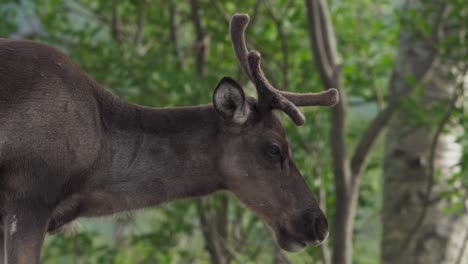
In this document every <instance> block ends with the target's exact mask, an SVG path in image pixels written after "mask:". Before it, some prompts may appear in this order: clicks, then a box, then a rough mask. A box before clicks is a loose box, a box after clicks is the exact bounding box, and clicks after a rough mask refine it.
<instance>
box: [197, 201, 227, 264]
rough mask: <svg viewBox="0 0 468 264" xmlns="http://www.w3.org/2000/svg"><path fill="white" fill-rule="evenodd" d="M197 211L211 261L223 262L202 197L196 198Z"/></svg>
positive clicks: (215, 262)
mask: <svg viewBox="0 0 468 264" xmlns="http://www.w3.org/2000/svg"><path fill="white" fill-rule="evenodd" d="M197 212H198V219H199V220H200V225H201V231H202V234H203V237H204V240H205V248H206V250H207V251H208V253H209V254H210V259H211V263H214V264H221V263H223V260H222V257H221V252H220V249H219V247H218V243H217V239H216V238H215V234H214V232H213V229H212V226H211V223H209V219H210V218H211V217H209V216H208V215H207V213H206V208H205V206H204V203H203V200H202V198H200V199H198V200H197Z"/></svg>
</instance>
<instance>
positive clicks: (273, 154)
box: [266, 145, 281, 159]
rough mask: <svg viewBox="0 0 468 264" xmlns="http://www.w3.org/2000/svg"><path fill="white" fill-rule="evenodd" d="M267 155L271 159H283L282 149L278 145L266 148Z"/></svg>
mask: <svg viewBox="0 0 468 264" xmlns="http://www.w3.org/2000/svg"><path fill="white" fill-rule="evenodd" d="M266 153H267V155H268V156H269V157H270V158H273V159H278V158H281V149H280V147H279V146H277V145H268V147H267V148H266Z"/></svg>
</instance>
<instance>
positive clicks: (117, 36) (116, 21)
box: [111, 4, 123, 45]
mask: <svg viewBox="0 0 468 264" xmlns="http://www.w3.org/2000/svg"><path fill="white" fill-rule="evenodd" d="M111 32H112V37H113V38H114V40H115V41H116V42H117V44H119V45H121V44H122V43H123V38H122V33H121V22H120V16H119V9H118V5H117V4H115V5H114V6H113V7H112V19H111Z"/></svg>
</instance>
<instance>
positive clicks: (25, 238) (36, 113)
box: [0, 15, 338, 264]
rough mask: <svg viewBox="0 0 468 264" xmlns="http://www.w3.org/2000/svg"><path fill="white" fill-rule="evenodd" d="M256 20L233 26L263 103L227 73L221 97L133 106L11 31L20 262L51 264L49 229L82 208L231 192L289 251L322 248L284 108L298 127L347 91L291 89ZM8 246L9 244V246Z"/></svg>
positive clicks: (10, 213)
mask: <svg viewBox="0 0 468 264" xmlns="http://www.w3.org/2000/svg"><path fill="white" fill-rule="evenodd" d="M247 23H248V16H246V15H237V16H234V17H233V20H232V23H231V38H232V42H233V47H234V50H235V53H236V57H237V59H238V61H239V63H240V64H241V67H242V69H243V70H244V72H245V73H246V74H247V75H248V76H249V77H250V78H251V80H252V82H254V84H255V86H256V88H257V91H258V94H259V100H258V102H257V101H256V100H255V99H253V98H246V97H245V95H244V93H243V90H242V87H241V86H240V85H239V84H238V83H237V82H235V81H234V80H233V79H231V78H228V77H224V78H223V79H222V80H221V81H220V82H219V83H218V85H217V87H216V89H215V91H214V94H213V97H212V98H213V102H212V104H209V105H200V106H188V107H175V108H149V107H143V106H138V105H133V104H130V103H126V102H124V101H122V100H120V99H118V98H117V97H114V96H113V95H112V94H111V93H110V92H108V91H107V90H106V89H104V88H102V87H101V86H100V85H99V84H98V83H97V82H95V81H94V80H92V79H91V78H90V77H89V76H88V75H87V74H86V73H84V72H83V71H82V70H81V69H80V67H79V66H78V65H76V64H74V63H73V62H71V61H70V60H69V59H68V58H67V56H66V55H64V54H63V53H61V52H59V51H57V50H55V49H54V48H51V47H49V46H47V45H44V44H39V43H36V42H32V41H19V40H4V39H0V210H1V211H0V213H1V214H0V216H1V220H2V225H3V236H4V239H3V241H4V243H5V244H4V247H0V252H2V254H3V255H4V257H3V259H4V260H5V263H8V264H12V263H13V264H15V263H21V264H23V263H24V264H33V263H39V259H40V249H41V246H42V242H43V239H44V236H45V234H46V232H47V231H48V232H49V233H54V232H56V231H57V230H60V228H61V227H62V226H64V225H65V224H67V223H69V222H70V221H72V220H74V219H75V218H77V217H80V216H100V215H108V214H112V213H116V212H121V211H127V210H132V209H138V208H143V207H150V206H155V205H158V204H160V203H162V202H167V201H172V200H175V199H178V198H184V197H192V196H200V195H206V194H209V193H212V192H214V191H217V190H228V191H230V192H232V193H234V195H235V196H236V197H237V198H238V199H239V200H240V201H241V202H243V203H244V204H245V205H246V206H247V207H249V208H250V209H252V210H253V211H254V212H255V213H256V214H257V215H258V216H259V217H260V218H261V219H262V220H264V221H265V222H266V223H267V224H268V225H269V226H270V228H271V230H272V233H273V235H274V237H275V240H276V242H277V243H278V245H279V246H280V247H282V248H283V249H285V250H289V251H297V250H300V249H302V248H303V247H304V246H306V245H317V244H319V243H320V242H321V241H323V240H324V239H325V238H326V236H327V234H328V231H327V222H326V219H325V216H324V215H323V213H322V212H321V210H320V208H319V207H318V205H317V202H316V201H315V199H314V198H313V196H312V194H311V192H310V190H309V189H308V187H307V184H306V183H305V181H304V179H303V178H302V175H301V174H300V172H299V170H298V169H297V168H296V166H295V164H294V162H293V160H292V157H291V151H290V148H289V144H288V142H287V140H286V135H285V132H284V129H283V127H282V125H281V123H280V121H279V120H278V118H276V116H275V115H274V114H273V112H272V109H280V110H283V111H284V112H286V113H287V114H288V115H289V116H290V117H291V118H292V119H293V121H294V122H295V123H296V124H299V125H300V124H302V123H303V122H304V117H303V116H302V115H301V114H300V112H299V111H298V109H297V108H296V106H305V105H333V104H335V103H336V102H337V100H338V98H337V92H336V91H335V90H329V91H326V92H322V93H318V94H293V93H284V92H282V91H279V90H276V89H275V88H273V87H272V86H271V85H270V84H269V83H268V81H267V80H266V79H265V77H264V76H263V73H262V71H261V69H260V64H259V63H260V54H259V53H258V52H256V51H251V52H249V53H248V54H247V48H246V46H245V43H244V37H243V34H244V30H245V27H246V25H247ZM2 248H3V249H4V250H1V249H2Z"/></svg>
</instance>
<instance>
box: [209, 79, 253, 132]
mask: <svg viewBox="0 0 468 264" xmlns="http://www.w3.org/2000/svg"><path fill="white" fill-rule="evenodd" d="M213 106H214V108H215V109H216V111H217V112H218V113H219V114H220V115H221V116H222V117H223V118H224V120H225V121H226V122H228V123H233V124H239V125H242V124H244V123H245V121H247V118H248V117H249V106H248V104H247V101H246V100H245V95H244V91H243V90H242V87H241V86H240V85H239V84H238V83H237V82H236V81H234V80H233V79H232V78H230V77H224V78H223V79H221V81H219V83H218V85H217V86H216V89H215V91H214V93H213Z"/></svg>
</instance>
